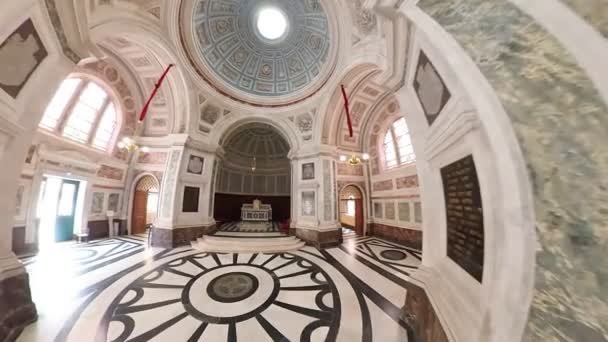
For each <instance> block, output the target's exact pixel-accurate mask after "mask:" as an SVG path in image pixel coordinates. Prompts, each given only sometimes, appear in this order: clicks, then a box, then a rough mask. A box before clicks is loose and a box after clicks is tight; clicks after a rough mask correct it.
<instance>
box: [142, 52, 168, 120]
mask: <svg viewBox="0 0 608 342" xmlns="http://www.w3.org/2000/svg"><path fill="white" fill-rule="evenodd" d="M173 66H174V65H173V64H169V66H168V67H167V68H166V69H165V72H163V74H162V76H161V77H160V78H159V79H158V82H156V84H155V85H154V89H152V93H151V94H150V97H149V98H148V101H146V104H145V105H144V108H142V110H141V113H140V114H139V121H144V119H145V118H146V114H148V107H150V103H151V102H152V99H154V96H155V95H156V93H157V92H158V89H159V88H160V86H161V85H162V84H163V81H164V80H165V77H167V73H169V70H171V68H173Z"/></svg>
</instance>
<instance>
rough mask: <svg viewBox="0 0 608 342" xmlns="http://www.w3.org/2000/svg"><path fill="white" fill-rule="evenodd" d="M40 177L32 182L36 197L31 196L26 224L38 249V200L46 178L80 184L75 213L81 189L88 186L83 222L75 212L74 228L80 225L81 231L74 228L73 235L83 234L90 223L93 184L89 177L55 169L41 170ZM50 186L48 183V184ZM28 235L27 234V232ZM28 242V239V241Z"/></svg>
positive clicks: (76, 208) (85, 189)
mask: <svg viewBox="0 0 608 342" xmlns="http://www.w3.org/2000/svg"><path fill="white" fill-rule="evenodd" d="M39 171H40V177H39V179H35V181H34V182H32V189H35V194H36V196H33V195H30V201H29V203H30V209H29V211H28V221H27V223H26V230H27V229H31V230H32V231H33V236H34V237H35V241H34V243H35V244H36V246H38V248H40V247H39V246H40V222H38V218H37V217H36V214H37V213H38V204H39V202H38V200H39V197H40V191H42V181H43V180H44V178H46V179H47V181H48V178H49V177H53V178H60V179H66V180H69V181H75V182H78V183H79V184H78V191H77V194H76V207H75V208H74V210H75V211H77V210H78V202H79V200H80V198H79V196H80V193H81V188H82V186H83V183H84V185H85V186H86V187H85V188H84V199H82V200H83V201H84V202H83V206H82V215H80V217H81V221H80V222H78V221H77V220H76V218H77V217H78V213H77V212H75V213H74V227H78V225H80V228H79V231H78V232H76V228H74V230H73V234H77V233H81V232H82V231H83V225H86V224H85V223H88V222H89V209H90V203H89V202H90V197H91V189H92V184H91V181H90V178H89V177H86V176H83V175H78V174H72V173H70V172H62V171H59V170H53V169H48V168H41V169H40V170H39ZM47 184H48V183H47ZM57 200H59V198H57ZM26 235H27V232H26ZM26 241H27V239H26ZM53 243H56V242H55V241H53Z"/></svg>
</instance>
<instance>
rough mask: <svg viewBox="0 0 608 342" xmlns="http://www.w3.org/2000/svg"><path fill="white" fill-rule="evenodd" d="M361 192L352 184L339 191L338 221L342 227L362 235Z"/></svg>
mask: <svg viewBox="0 0 608 342" xmlns="http://www.w3.org/2000/svg"><path fill="white" fill-rule="evenodd" d="M364 220H365V219H364V216H363V194H362V193H361V190H359V188H357V187H356V186H354V185H348V186H346V187H345V188H344V189H342V191H340V223H341V224H342V228H345V229H351V230H353V231H354V232H355V233H356V234H357V235H359V236H363V235H364V227H365V224H364V223H365V222H364Z"/></svg>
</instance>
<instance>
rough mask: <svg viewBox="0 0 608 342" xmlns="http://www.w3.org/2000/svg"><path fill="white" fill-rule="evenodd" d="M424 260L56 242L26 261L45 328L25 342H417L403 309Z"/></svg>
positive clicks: (398, 254)
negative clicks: (411, 279) (411, 278)
mask: <svg viewBox="0 0 608 342" xmlns="http://www.w3.org/2000/svg"><path fill="white" fill-rule="evenodd" d="M420 258H421V254H420V253H419V252H418V251H415V250H412V249H409V248H404V247H402V246H399V245H395V244H392V243H389V242H386V241H383V240H380V239H376V238H353V239H349V240H347V241H345V243H344V244H343V245H342V246H341V247H339V248H332V249H327V250H323V251H319V250H317V249H314V248H311V247H305V248H302V249H300V250H299V251H296V252H290V253H283V254H214V253H201V252H200V251H197V250H194V249H192V248H185V247H184V248H177V249H161V248H150V247H147V239H146V237H145V236H125V237H118V238H112V239H105V240H99V241H94V242H90V243H85V244H76V243H67V244H59V245H57V246H55V248H54V249H51V250H47V251H45V252H44V253H41V254H39V255H38V256H35V257H31V258H26V259H23V262H24V263H25V264H26V266H27V269H28V271H29V273H30V278H31V287H32V295H33V297H34V301H35V303H36V305H37V308H38V312H39V320H38V322H36V323H35V324H32V325H31V326H29V327H28V328H27V329H26V330H25V331H24V332H23V334H22V335H21V336H20V338H19V339H18V341H21V342H25V341H28V342H29V341H75V342H76V341H77V342H82V341H171V342H179V341H229V342H230V341H250V342H258V341H349V342H352V341H383V342H389V341H408V339H409V340H410V341H413V339H412V337H411V336H412V335H411V334H412V331H411V328H410V327H409V326H408V324H407V323H406V322H405V321H404V320H403V318H402V315H401V309H400V308H401V306H403V304H404V303H405V296H406V290H405V287H406V282H407V281H408V279H409V274H410V273H411V272H413V271H415V270H416V269H417V267H418V266H419V264H420Z"/></svg>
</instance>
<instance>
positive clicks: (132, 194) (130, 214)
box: [123, 172, 162, 235]
mask: <svg viewBox="0 0 608 342" xmlns="http://www.w3.org/2000/svg"><path fill="white" fill-rule="evenodd" d="M146 176H150V177H152V178H154V180H155V181H156V184H158V202H159V203H158V206H157V207H159V206H160V201H161V198H162V196H161V194H162V189H161V184H160V182H159V181H158V178H157V177H156V176H155V175H154V174H153V173H151V172H142V173H140V174H138V175H137V176H135V178H134V179H133V182H131V187H130V189H129V198H128V202H127V203H128V209H127V234H128V235H131V223H132V222H131V221H132V220H133V198H134V197H135V188H136V187H137V184H138V183H139V181H140V180H141V179H142V178H144V177H146ZM123 208H124V207H123ZM146 210H147V205H146ZM157 211H158V208H157ZM157 217H158V213H157Z"/></svg>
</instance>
